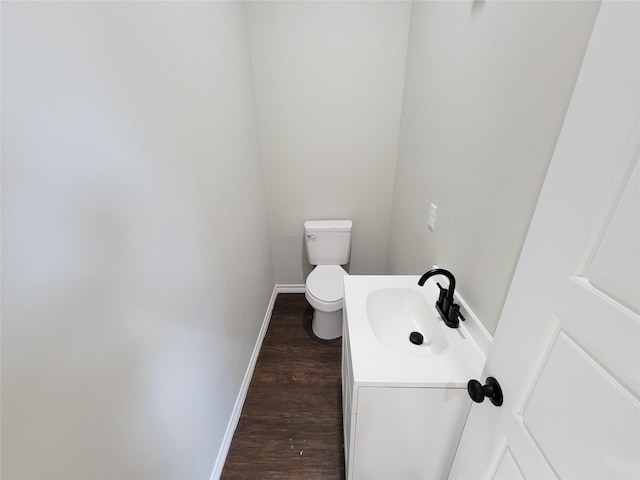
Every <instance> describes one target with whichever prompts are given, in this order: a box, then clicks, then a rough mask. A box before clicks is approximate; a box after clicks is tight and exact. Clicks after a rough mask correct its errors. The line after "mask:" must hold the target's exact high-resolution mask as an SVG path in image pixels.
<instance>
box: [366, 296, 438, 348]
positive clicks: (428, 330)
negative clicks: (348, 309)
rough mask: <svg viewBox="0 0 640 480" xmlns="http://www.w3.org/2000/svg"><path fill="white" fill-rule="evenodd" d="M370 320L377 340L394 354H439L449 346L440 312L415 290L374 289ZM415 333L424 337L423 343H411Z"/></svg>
mask: <svg viewBox="0 0 640 480" xmlns="http://www.w3.org/2000/svg"><path fill="white" fill-rule="evenodd" d="M367 318H368V320H369V325H370V327H371V330H372V331H373V333H374V335H375V337H376V338H377V339H378V341H379V342H380V343H381V344H382V345H384V346H385V347H387V348H389V349H391V350H393V351H395V352H399V353H406V354H410V355H437V354H439V353H442V352H444V351H445V350H446V349H447V347H448V346H449V342H448V341H447V337H446V335H445V334H444V332H443V331H442V325H441V322H440V317H439V316H438V314H437V312H436V311H435V309H433V308H432V307H431V306H430V305H429V304H428V303H427V300H426V299H425V297H424V295H421V294H420V293H419V292H417V291H415V290H413V289H410V288H381V289H377V290H373V291H372V292H371V293H369V295H367ZM412 332H418V333H420V334H421V335H422V339H423V341H422V343H421V344H419V345H418V344H414V343H412V342H411V341H410V340H409V336H410V335H411V333H412Z"/></svg>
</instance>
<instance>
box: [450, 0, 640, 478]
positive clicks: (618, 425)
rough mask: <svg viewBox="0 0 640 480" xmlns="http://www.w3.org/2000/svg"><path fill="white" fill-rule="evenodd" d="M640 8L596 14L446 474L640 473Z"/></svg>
mask: <svg viewBox="0 0 640 480" xmlns="http://www.w3.org/2000/svg"><path fill="white" fill-rule="evenodd" d="M639 11H640V4H639V3H638V2H635V1H634V2H624V3H623V2H603V4H602V6H601V8H600V12H599V15H598V19H597V21H596V24H595V27H594V31H593V34H592V37H591V41H590V44H589V47H588V49H587V53H586V56H585V60H584V63H583V66H582V69H581V72H580V76H579V78H578V82H577V84H576V88H575V91H574V94H573V97H572V100H571V104H570V107H569V110H568V112H567V116H566V119H565V123H564V126H563V128H562V132H561V134H560V137H559V140H558V144H557V146H556V150H555V153H554V157H553V160H552V162H551V165H550V168H549V172H548V174H547V178H546V180H545V184H544V187H543V190H542V193H541V196H540V199H539V202H538V206H537V208H536V212H535V214H534V217H533V221H532V223H531V227H530V229H529V233H528V235H527V239H526V241H525V245H524V247H523V251H522V254H521V257H520V261H519V263H518V266H517V268H516V272H515V275H514V280H513V284H512V286H511V289H510V291H509V295H508V297H507V301H506V304H505V308H504V311H503V314H502V317H501V320H500V324H499V326H498V329H497V331H496V334H495V338H494V342H493V344H492V346H491V349H490V352H489V356H488V358H487V364H486V367H485V371H484V374H483V375H484V376H483V378H482V379H479V380H481V382H482V383H485V380H486V377H487V376H492V377H495V378H496V379H497V380H498V381H499V382H500V384H501V387H502V390H503V394H504V404H503V406H501V407H495V406H494V405H492V404H491V403H490V402H489V401H484V402H483V403H480V404H473V406H472V408H471V411H470V413H469V417H468V421H467V423H466V425H465V429H464V432H463V435H462V439H461V442H460V445H459V447H458V451H457V453H456V457H455V460H454V464H453V466H452V469H451V472H450V475H449V478H450V479H458V478H474V479H477V478H501V479H516V478H528V479H533V478H573V479H585V478H606V479H621V478H634V479H638V478H640V401H639V398H640V233H639V232H640V171H639V169H640V167H639V166H638V156H639V155H640V153H639V151H640V132H639V123H638V110H639V106H640V98H639V93H638V92H639V90H640V74H639V69H640V67H639V58H640V47H639V45H640V15H639ZM514 161H517V159H514Z"/></svg>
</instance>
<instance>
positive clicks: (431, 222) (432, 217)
mask: <svg viewBox="0 0 640 480" xmlns="http://www.w3.org/2000/svg"><path fill="white" fill-rule="evenodd" d="M437 211H438V207H436V206H435V205H434V204H433V203H432V204H431V205H430V206H429V219H428V220H427V226H428V227H429V230H431V231H432V232H433V230H434V229H435V228H436V212H437Z"/></svg>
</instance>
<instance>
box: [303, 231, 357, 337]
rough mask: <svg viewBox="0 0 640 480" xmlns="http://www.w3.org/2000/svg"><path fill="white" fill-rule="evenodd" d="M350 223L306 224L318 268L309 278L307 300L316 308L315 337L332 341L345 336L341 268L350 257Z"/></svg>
mask: <svg viewBox="0 0 640 480" xmlns="http://www.w3.org/2000/svg"><path fill="white" fill-rule="evenodd" d="M351 226H352V222H351V220H313V221H309V220H308V221H306V222H304V241H305V245H306V247H307V257H308V259H309V263H310V264H311V265H316V267H315V268H314V269H313V270H312V271H311V273H310V274H309V276H308V277H307V281H306V284H305V289H304V296H305V298H306V299H307V301H308V302H309V304H311V306H312V307H313V309H314V311H313V321H312V323H311V327H312V329H313V333H314V334H315V336H316V337H318V338H321V339H323V340H333V339H336V338H338V337H340V336H341V335H342V304H343V302H342V300H343V297H344V276H345V275H348V273H347V272H346V271H345V270H344V269H343V268H342V267H341V265H345V264H347V263H348V262H349V255H350V253H351Z"/></svg>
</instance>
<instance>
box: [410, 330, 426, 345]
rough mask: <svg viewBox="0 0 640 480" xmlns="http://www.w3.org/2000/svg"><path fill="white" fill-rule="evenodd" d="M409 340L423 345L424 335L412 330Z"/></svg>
mask: <svg viewBox="0 0 640 480" xmlns="http://www.w3.org/2000/svg"><path fill="white" fill-rule="evenodd" d="M409 341H410V342H411V343H413V344H414V345H422V342H423V341H424V337H423V336H422V334H421V333H420V332H411V334H410V335H409Z"/></svg>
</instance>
